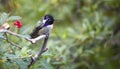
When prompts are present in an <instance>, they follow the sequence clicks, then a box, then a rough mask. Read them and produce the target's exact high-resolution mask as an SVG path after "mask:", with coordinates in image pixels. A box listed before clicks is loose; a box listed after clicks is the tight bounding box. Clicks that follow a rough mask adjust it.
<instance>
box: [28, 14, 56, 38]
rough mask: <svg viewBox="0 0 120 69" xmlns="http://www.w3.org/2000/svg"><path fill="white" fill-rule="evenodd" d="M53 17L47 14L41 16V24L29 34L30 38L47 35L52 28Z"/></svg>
mask: <svg viewBox="0 0 120 69" xmlns="http://www.w3.org/2000/svg"><path fill="white" fill-rule="evenodd" d="M53 23H54V18H53V17H52V16H51V15H49V14H47V15H45V16H44V17H43V20H42V24H40V25H38V26H36V27H35V28H34V30H33V32H32V33H31V34H30V36H31V38H36V37H38V36H40V35H47V34H49V33H50V31H51V30H52V28H53Z"/></svg>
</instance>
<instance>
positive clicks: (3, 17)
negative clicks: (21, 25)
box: [0, 12, 9, 24]
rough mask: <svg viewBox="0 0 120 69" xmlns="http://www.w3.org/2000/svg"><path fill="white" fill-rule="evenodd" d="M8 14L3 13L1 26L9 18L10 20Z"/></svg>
mask: <svg viewBox="0 0 120 69" xmlns="http://www.w3.org/2000/svg"><path fill="white" fill-rule="evenodd" d="M8 16H9V15H8V14H7V13H5V12H4V13H2V14H1V16H0V24H3V23H5V22H6V20H7V18H8Z"/></svg>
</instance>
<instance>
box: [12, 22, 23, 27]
mask: <svg viewBox="0 0 120 69" xmlns="http://www.w3.org/2000/svg"><path fill="white" fill-rule="evenodd" d="M14 25H15V26H16V27H17V28H21V27H22V23H21V22H20V20H16V22H15V23H14Z"/></svg>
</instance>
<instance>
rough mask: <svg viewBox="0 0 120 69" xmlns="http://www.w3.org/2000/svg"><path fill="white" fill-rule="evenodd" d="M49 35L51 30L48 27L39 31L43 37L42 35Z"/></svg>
mask: <svg viewBox="0 0 120 69" xmlns="http://www.w3.org/2000/svg"><path fill="white" fill-rule="evenodd" d="M48 33H49V29H48V28H46V27H43V28H42V29H40V30H39V32H38V34H39V35H42V34H48Z"/></svg>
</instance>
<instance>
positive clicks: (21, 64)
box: [14, 59, 28, 69]
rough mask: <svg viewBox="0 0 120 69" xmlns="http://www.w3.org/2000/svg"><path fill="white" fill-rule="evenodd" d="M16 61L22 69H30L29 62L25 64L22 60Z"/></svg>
mask: <svg viewBox="0 0 120 69" xmlns="http://www.w3.org/2000/svg"><path fill="white" fill-rule="evenodd" d="M14 61H15V62H16V63H17V64H18V66H19V68H20V69H28V67H27V66H28V63H27V62H24V61H23V60H20V59H16V60H14Z"/></svg>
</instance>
